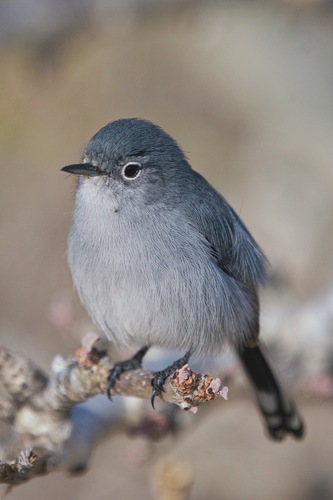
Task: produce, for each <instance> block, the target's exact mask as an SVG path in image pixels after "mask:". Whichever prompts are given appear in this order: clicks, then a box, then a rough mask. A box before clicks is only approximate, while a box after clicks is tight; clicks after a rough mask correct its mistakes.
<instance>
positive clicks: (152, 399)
mask: <svg viewBox="0 0 333 500" xmlns="http://www.w3.org/2000/svg"><path fill="white" fill-rule="evenodd" d="M155 398H156V394H154V393H152V395H151V400H150V402H151V405H152V407H153V410H156V408H155V404H154V402H155Z"/></svg>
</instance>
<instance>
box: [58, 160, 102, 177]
mask: <svg viewBox="0 0 333 500" xmlns="http://www.w3.org/2000/svg"><path fill="white" fill-rule="evenodd" d="M61 170H62V171H63V172H68V173H69V174H75V175H86V176H87V177H96V176H97V175H103V172H102V171H101V170H99V168H98V167H95V166H94V165H91V164H90V163H78V164H75V165H67V167H63V168H62V169H61Z"/></svg>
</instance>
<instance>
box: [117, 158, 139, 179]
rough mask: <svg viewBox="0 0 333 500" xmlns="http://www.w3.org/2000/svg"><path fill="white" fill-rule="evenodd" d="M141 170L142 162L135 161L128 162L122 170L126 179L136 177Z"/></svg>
mask: <svg viewBox="0 0 333 500" xmlns="http://www.w3.org/2000/svg"><path fill="white" fill-rule="evenodd" d="M140 172H141V164H140V163H135V162H133V161H131V162H129V163H126V165H124V166H123V169H122V171H121V174H122V176H123V177H124V179H131V180H132V179H136V177H138V175H139V174H140Z"/></svg>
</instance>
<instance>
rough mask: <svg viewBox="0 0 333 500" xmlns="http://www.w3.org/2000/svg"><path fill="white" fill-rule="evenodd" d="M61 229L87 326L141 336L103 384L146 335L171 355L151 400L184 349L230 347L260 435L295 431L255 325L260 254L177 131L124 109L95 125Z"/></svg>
mask: <svg viewBox="0 0 333 500" xmlns="http://www.w3.org/2000/svg"><path fill="white" fill-rule="evenodd" d="M62 170H64V171H65V172H69V173H71V174H76V175H79V182H78V187H77V192H76V205H75V211H74V216H73V223H72V228H71V231H70V236H69V243H68V248H69V253H68V255H69V257H68V258H69V266H70V269H71V272H72V276H73V280H74V283H75V286H76V289H77V291H78V293H79V296H80V298H81V301H82V302H83V304H84V305H85V307H86V309H87V310H88V312H89V314H90V316H91V318H92V319H93V321H94V322H95V324H96V325H97V327H98V328H99V329H100V330H101V331H103V332H104V333H105V335H106V336H107V337H108V338H109V339H110V340H111V341H112V342H115V343H116V344H118V345H123V346H131V347H133V346H143V347H142V348H141V349H140V350H139V351H138V352H137V354H136V355H135V356H134V357H133V358H132V359H131V360H128V361H125V362H121V363H118V364H117V365H116V366H115V368H114V369H112V370H111V371H110V375H109V379H108V380H109V392H110V390H111V389H112V386H113V384H114V383H115V380H116V379H117V377H118V376H119V375H120V373H122V372H123V371H125V370H128V369H133V368H136V367H138V366H140V365H141V362H142V359H143V356H144V355H145V353H146V351H147V349H148V348H149V347H150V346H160V347H165V348H171V349H177V350H182V351H183V352H184V353H186V354H185V356H184V357H183V358H181V359H180V360H178V361H176V362H175V363H173V364H172V366H170V367H168V368H166V369H165V370H163V371H160V372H156V373H155V375H154V378H153V380H152V403H153V402H154V398H155V396H157V395H159V394H160V393H161V391H162V390H163V383H164V382H165V380H166V378H167V377H168V376H169V375H170V374H171V373H173V371H175V370H176V368H178V367H181V366H183V365H184V364H185V363H186V362H187V361H188V359H189V358H190V356H191V355H192V354H207V353H218V352H219V351H220V350H221V349H222V348H223V347H224V346H226V345H229V346H231V347H232V348H234V349H235V350H236V352H237V353H238V355H239V358H240V360H241V362H242V364H243V366H244V368H245V371H246V372H247V374H248V376H249V378H250V380H251V381H252V384H253V386H254V388H255V390H256V397H257V402H258V405H259V408H260V410H261V412H262V414H263V417H264V420H265V423H266V427H267V430H268V433H269V435H270V436H271V437H272V438H274V439H276V440H281V439H283V438H284V437H285V435H286V434H288V433H290V434H292V435H293V436H294V437H296V438H301V437H302V436H303V429H304V426H303V422H302V420H301V418H300V417H299V415H298V413H297V410H296V408H295V405H294V403H293V402H292V400H291V399H290V398H289V397H288V396H287V395H286V393H285V392H284V391H283V390H282V389H281V386H280V384H279V383H278V381H277V379H276V377H275V375H274V373H273V371H272V369H271V367H270V365H269V363H268V361H267V359H266V357H265V356H264V354H263V351H262V348H261V346H260V344H259V342H258V335H259V301H258V288H259V287H260V285H262V284H264V282H265V278H266V267H267V261H266V258H265V257H264V254H263V252H262V251H261V249H260V248H259V246H258V245H257V243H256V242H255V241H254V239H253V238H252V236H251V235H250V233H249V231H248V230H247V228H246V227H245V225H244V224H243V222H242V221H241V219H240V218H239V216H238V215H237V214H236V213H235V211H234V210H233V209H232V208H231V206H230V205H229V204H228V203H227V201H226V200H225V199H224V198H223V196H221V195H220V194H219V193H218V192H217V191H216V190H215V189H214V188H213V187H212V186H211V185H210V184H209V183H208V182H207V181H206V180H205V179H204V178H203V177H202V176H201V175H200V174H198V173H197V172H195V171H194V170H192V168H191V166H190V165H189V163H188V161H187V159H186V157H185V155H184V153H183V152H182V150H181V149H180V147H179V146H178V144H177V142H176V141H175V140H174V139H172V137H170V136H169V135H168V134H167V133H166V132H164V131H163V130H162V129H161V128H160V127H158V126H156V125H154V124H153V123H150V122H149V121H146V120H140V119H136V118H131V119H123V120H117V121H114V122H112V123H109V124H108V125H106V126H105V127H103V128H102V129H101V130H100V131H99V132H97V134H95V135H94V136H93V138H92V139H91V140H90V142H89V143H88V145H87V147H86V150H85V153H84V157H83V161H82V163H80V164H75V165H69V166H67V167H64V168H63V169H62Z"/></svg>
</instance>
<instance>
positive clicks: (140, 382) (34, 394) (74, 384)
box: [0, 335, 227, 485]
mask: <svg viewBox="0 0 333 500" xmlns="http://www.w3.org/2000/svg"><path fill="white" fill-rule="evenodd" d="M96 340H97V336H95V335H93V336H88V337H85V338H84V339H83V345H82V347H81V348H80V349H79V350H78V351H77V352H76V353H75V355H74V356H73V357H69V358H63V357H61V356H57V357H56V358H55V359H54V360H53V363H52V367H51V375H50V377H48V376H47V375H46V374H45V373H44V372H43V371H42V370H41V369H40V368H39V367H38V366H36V365H35V363H33V362H32V361H31V360H28V359H26V358H25V357H24V356H22V355H20V354H18V353H16V352H13V351H10V350H8V349H6V348H1V349H0V377H1V378H0V380H1V382H2V384H3V386H4V387H5V389H6V392H7V395H8V396H7V399H3V400H2V401H0V419H1V420H3V421H4V422H6V423H7V424H10V425H11V426H12V431H11V433H9V434H7V435H6V438H5V439H3V441H2V443H1V448H0V458H2V459H3V460H4V461H3V462H0V483H6V484H9V485H17V484H21V483H22V482H24V481H27V480H29V479H31V478H32V477H34V476H38V475H41V474H46V473H49V472H51V471H53V470H55V469H57V470H59V469H62V470H68V471H70V472H72V473H74V472H78V471H82V470H84V469H85V467H86V465H87V461H88V459H89V456H90V454H91V451H92V449H93V447H94V446H95V444H96V442H97V441H98V438H99V437H100V436H101V433H104V434H105V433H109V432H110V429H111V432H112V430H113V431H114V430H115V428H117V429H118V430H119V429H120V428H122V429H124V428H126V425H128V419H127V418H126V411H125V403H124V399H123V398H121V402H119V401H118V402H116V400H115V399H114V401H113V402H112V404H111V403H110V402H109V401H108V400H106V398H102V399H103V404H102V405H101V406H100V408H99V409H98V408H97V407H96V405H95V407H93V406H92V404H90V406H89V404H88V403H89V402H88V403H86V406H85V405H78V403H82V402H84V401H86V400H87V399H89V398H91V397H92V396H95V395H99V394H104V395H105V394H106V390H107V378H108V373H109V370H110V368H112V366H113V365H114V362H113V361H112V359H111V358H110V356H108V355H107V354H106V353H105V352H101V351H98V350H97V349H96V348H95V347H94V344H95V341H96ZM152 377H153V373H152V372H150V371H148V370H145V369H143V368H142V369H138V370H135V371H131V372H127V373H123V374H122V375H121V376H120V378H119V380H118V381H117V382H116V384H115V387H114V390H113V394H115V395H123V396H135V397H137V398H142V399H150V397H151V379H152ZM216 396H222V397H223V398H225V399H226V398H227V388H226V387H222V383H221V381H220V379H213V378H212V377H210V376H208V375H202V374H200V373H199V374H197V373H195V372H194V371H192V370H191V369H190V368H189V366H188V365H185V366H184V367H183V368H181V369H180V370H177V371H176V372H175V373H174V374H173V375H171V376H170V377H169V378H168V379H167V380H166V382H165V384H164V392H163V394H162V395H161V399H163V401H165V402H168V403H174V404H176V405H178V406H179V407H180V408H182V409H184V410H190V411H192V412H195V411H196V410H197V407H198V405H199V404H201V403H203V402H206V401H210V400H212V399H214V398H215V397H216ZM99 404H100V403H99ZM97 406H98V405H97ZM101 408H102V410H101ZM170 415H171V414H170ZM148 420H149V421H148V423H147V425H150V426H153V427H154V418H150V419H148ZM167 427H168V426H167V425H166V428H167ZM83 429H84V431H83Z"/></svg>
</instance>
